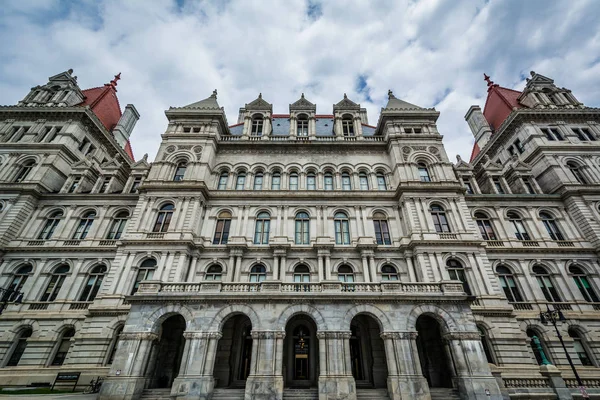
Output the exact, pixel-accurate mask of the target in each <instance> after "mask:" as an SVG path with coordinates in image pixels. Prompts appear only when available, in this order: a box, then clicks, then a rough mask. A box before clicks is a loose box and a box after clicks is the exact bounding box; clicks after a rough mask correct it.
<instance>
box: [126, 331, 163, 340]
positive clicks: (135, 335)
mask: <svg viewBox="0 0 600 400" xmlns="http://www.w3.org/2000/svg"><path fill="white" fill-rule="evenodd" d="M156 339H158V335H157V334H156V333H154V332H123V333H121V335H120V336H119V340H156Z"/></svg>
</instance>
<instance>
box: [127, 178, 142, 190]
mask: <svg viewBox="0 0 600 400" xmlns="http://www.w3.org/2000/svg"><path fill="white" fill-rule="evenodd" d="M141 183H142V178H139V177H138V178H135V179H134V180H133V184H132V185H131V189H130V190H129V193H137V192H138V188H139V187H140V184H141Z"/></svg>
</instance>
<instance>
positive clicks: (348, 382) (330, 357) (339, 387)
mask: <svg viewBox="0 0 600 400" xmlns="http://www.w3.org/2000/svg"><path fill="white" fill-rule="evenodd" d="M350 335H351V333H350V332H349V331H321V332H317V338H319V360H320V364H319V365H320V371H319V400H342V399H343V400H356V385H355V382H354V377H353V376H352V365H351V364H350Z"/></svg>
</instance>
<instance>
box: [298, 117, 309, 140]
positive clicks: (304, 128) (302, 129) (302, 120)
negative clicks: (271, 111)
mask: <svg viewBox="0 0 600 400" xmlns="http://www.w3.org/2000/svg"><path fill="white" fill-rule="evenodd" d="M296 123H297V124H298V126H297V128H296V134H297V135H298V136H308V117H307V116H306V114H300V115H298V120H297V122H296Z"/></svg>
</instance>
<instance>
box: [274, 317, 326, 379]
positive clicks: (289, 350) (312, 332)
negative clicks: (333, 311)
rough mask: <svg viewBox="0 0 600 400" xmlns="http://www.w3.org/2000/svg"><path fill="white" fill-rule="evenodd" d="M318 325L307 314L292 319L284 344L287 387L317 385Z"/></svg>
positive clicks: (287, 328) (287, 326) (284, 375)
mask: <svg viewBox="0 0 600 400" xmlns="http://www.w3.org/2000/svg"><path fill="white" fill-rule="evenodd" d="M318 344H319V342H318V339H317V326H316V324H315V322H314V321H313V320H312V318H310V317H309V316H307V315H297V316H295V317H293V318H292V319H290V321H289V322H288V324H287V325H286V329H285V342H284V346H283V379H284V381H285V386H286V387H292V388H294V387H297V388H303V387H304V388H306V387H316V386H317V379H318V377H319V348H318Z"/></svg>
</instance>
